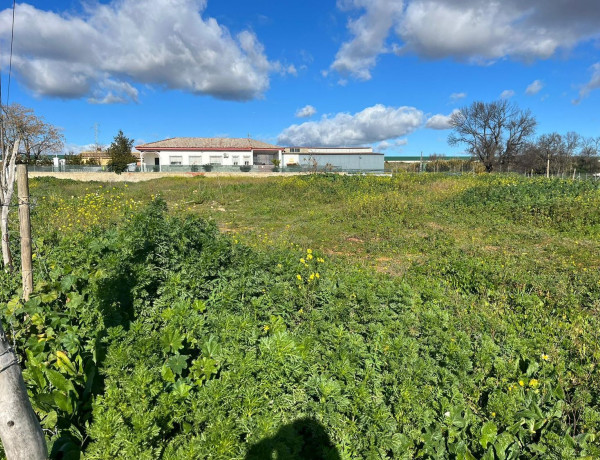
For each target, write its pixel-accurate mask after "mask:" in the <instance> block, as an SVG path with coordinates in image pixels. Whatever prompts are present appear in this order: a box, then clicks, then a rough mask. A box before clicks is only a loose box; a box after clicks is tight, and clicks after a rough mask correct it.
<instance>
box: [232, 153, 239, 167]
mask: <svg viewBox="0 0 600 460" xmlns="http://www.w3.org/2000/svg"><path fill="white" fill-rule="evenodd" d="M231 161H233V166H237V165H239V164H240V157H239V155H234V156H232V157H231Z"/></svg>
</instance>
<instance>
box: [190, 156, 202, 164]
mask: <svg viewBox="0 0 600 460" xmlns="http://www.w3.org/2000/svg"><path fill="white" fill-rule="evenodd" d="M201 164H202V156H197V155H196V156H191V157H190V165H201Z"/></svg>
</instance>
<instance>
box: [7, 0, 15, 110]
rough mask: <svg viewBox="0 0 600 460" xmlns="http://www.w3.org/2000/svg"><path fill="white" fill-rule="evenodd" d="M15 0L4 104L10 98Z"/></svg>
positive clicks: (13, 12)
mask: <svg viewBox="0 0 600 460" xmlns="http://www.w3.org/2000/svg"><path fill="white" fill-rule="evenodd" d="M16 4H17V0H13V11H12V29H11V32H10V59H9V61H8V88H7V89H6V105H8V102H9V100H10V77H11V74H12V57H13V42H14V40H15V7H16Z"/></svg>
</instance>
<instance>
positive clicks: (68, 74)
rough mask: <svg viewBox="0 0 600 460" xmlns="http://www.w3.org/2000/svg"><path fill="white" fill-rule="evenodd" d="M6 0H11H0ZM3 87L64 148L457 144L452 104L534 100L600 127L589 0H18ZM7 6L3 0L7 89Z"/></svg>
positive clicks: (530, 103) (539, 107) (580, 125)
mask: <svg viewBox="0 0 600 460" xmlns="http://www.w3.org/2000/svg"><path fill="white" fill-rule="evenodd" d="M4 3H5V4H8V3H10V2H4ZM15 18H16V19H15V29H14V47H13V57H12V77H11V86H10V99H9V101H8V102H18V103H20V104H22V105H25V106H27V107H31V108H33V109H34V110H35V112H36V113H37V114H39V115H42V116H43V117H44V118H45V119H46V120H47V121H48V122H50V123H52V124H55V125H57V126H60V127H61V128H63V129H64V134H65V137H66V140H67V143H68V144H69V146H70V148H73V149H77V148H78V147H81V146H85V145H88V144H91V143H93V142H94V125H96V124H97V126H98V127H99V141H100V143H104V144H109V143H110V141H111V139H112V138H113V137H114V135H115V134H116V133H117V131H118V130H119V129H122V130H123V131H124V132H125V134H126V135H127V136H129V137H131V138H134V139H135V140H136V141H137V142H139V143H141V142H152V141H156V140H160V139H164V138H168V137H175V136H198V137H216V136H231V137H246V136H248V135H250V136H251V137H253V138H256V139H261V140H264V141H267V142H272V143H279V144H280V145H313V146H317V145H320V146H344V145H373V146H374V147H375V148H376V149H377V150H381V151H384V152H386V153H387V154H389V155H398V154H399V155H417V154H419V153H420V152H421V151H423V152H424V153H425V154H432V153H446V154H453V153H458V150H457V149H450V148H449V147H448V145H447V137H448V133H449V131H448V117H449V115H450V114H451V113H452V112H453V111H454V110H457V109H458V108H460V107H463V106H465V105H468V104H470V103H471V102H473V101H476V100H483V101H493V100H497V99H509V100H510V101H513V102H515V103H517V104H518V105H519V106H520V107H522V108H529V109H531V111H532V112H533V113H534V115H535V116H536V117H537V118H538V121H539V132H540V133H541V132H549V131H559V132H566V131H571V130H575V131H578V132H580V133H581V134H583V135H586V136H599V135H600V109H599V107H600V8H598V0H503V1H497V0H496V1H491V0H404V1H403V0H338V1H337V2H336V1H333V0H331V1H327V0H325V1H324V0H320V1H316V0H303V1H277V2H274V1H266V0H253V1H247V0H243V1H242V0H218V1H217V0H101V1H95V0H63V1H54V0H53V1H50V0H44V1H42V0H40V1H33V0H32V1H29V2H27V3H20V2H17V7H16V14H15ZM11 25H12V10H11V9H10V8H8V9H5V10H2V11H0V46H1V48H0V63H1V65H2V98H3V103H6V102H7V96H8V94H7V93H8V91H7V89H8V68H9V50H10V36H11Z"/></svg>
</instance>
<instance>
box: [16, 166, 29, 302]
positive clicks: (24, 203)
mask: <svg viewBox="0 0 600 460" xmlns="http://www.w3.org/2000/svg"><path fill="white" fill-rule="evenodd" d="M17 189H18V198H19V230H20V234H21V274H22V277H23V299H24V300H25V301H27V300H29V295H30V294H31V292H32V291H33V263H32V257H31V220H30V216H29V180H28V177H27V165H17Z"/></svg>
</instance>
